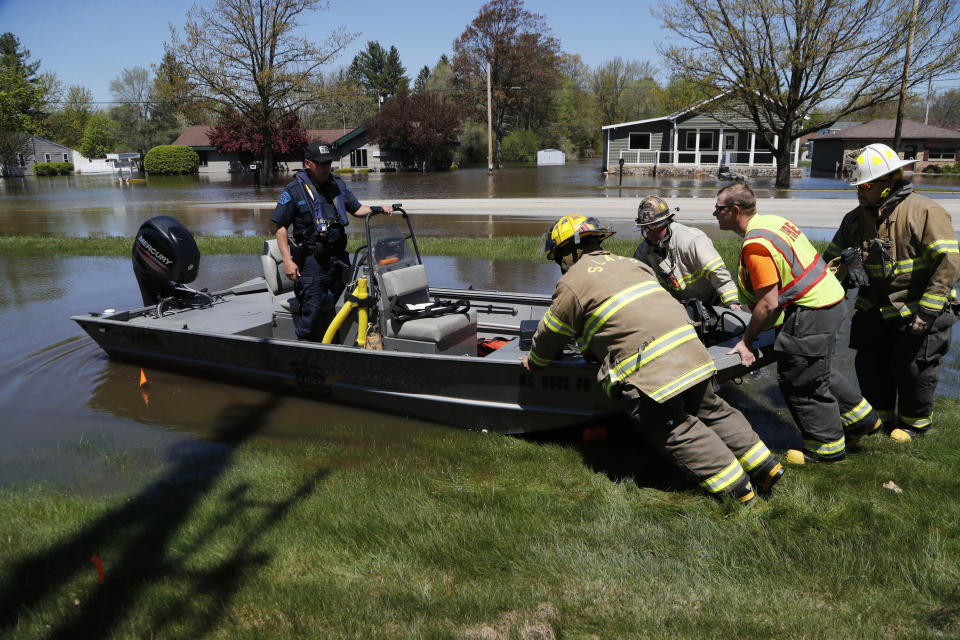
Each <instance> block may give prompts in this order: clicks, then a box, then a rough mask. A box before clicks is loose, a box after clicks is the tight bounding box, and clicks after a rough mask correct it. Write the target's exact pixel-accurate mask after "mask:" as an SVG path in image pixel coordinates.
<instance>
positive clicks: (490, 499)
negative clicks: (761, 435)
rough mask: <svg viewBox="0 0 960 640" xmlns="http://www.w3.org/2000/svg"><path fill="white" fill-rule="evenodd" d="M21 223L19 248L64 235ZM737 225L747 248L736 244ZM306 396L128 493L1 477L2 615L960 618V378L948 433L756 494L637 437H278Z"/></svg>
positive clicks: (486, 623) (728, 634)
mask: <svg viewBox="0 0 960 640" xmlns="http://www.w3.org/2000/svg"><path fill="white" fill-rule="evenodd" d="M21 240H22V241H21V243H20V244H19V245H18V244H17V242H16V239H12V240H11V239H2V240H0V254H4V255H14V254H16V255H37V254H32V253H29V251H41V250H42V251H53V253H40V254H39V255H53V254H54V253H57V254H59V251H60V249H56V250H52V249H51V248H50V247H51V245H43V244H42V242H41V241H40V239H35V238H27V239H21ZM121 240H122V241H117V244H116V247H117V253H115V255H128V254H129V250H130V243H131V240H130V239H129V238H127V239H121ZM224 240H226V241H230V242H252V243H253V244H252V245H251V246H254V247H255V248H254V251H258V247H259V244H258V243H259V242H262V240H260V239H255V238H254V239H244V238H227V239H224ZM423 240H424V241H423V243H422V244H423V247H422V248H423V251H424V253H427V254H436V253H439V252H440V251H441V250H449V251H460V250H462V251H470V252H471V253H463V254H456V253H447V254H445V255H478V254H480V255H485V254H484V253H483V252H484V251H491V252H495V251H498V249H497V247H498V246H500V245H501V244H504V245H506V246H507V247H508V248H509V247H512V249H510V250H511V251H513V252H514V255H512V256H504V257H514V258H515V257H517V255H518V254H519V253H520V252H523V253H526V252H527V251H528V244H529V252H530V253H531V254H532V252H533V248H534V247H535V245H536V240H535V239H531V238H517V239H512V238H511V239H506V240H497V241H489V240H484V239H477V240H472V239H471V240H463V239H459V240H458V239H451V240H434V239H428V238H424V239H423ZM200 241H201V246H200V248H201V251H202V252H204V253H210V252H214V251H211V250H210V248H209V247H205V246H204V242H206V241H207V239H205V238H201V239H200ZM210 241H211V242H213V240H212V239H211V240H210ZM96 242H100V241H99V240H80V241H77V242H67V243H65V244H64V245H62V246H68V247H70V250H71V251H76V253H74V255H76V254H80V255H85V254H84V253H83V252H84V251H86V250H88V249H89V247H90V245H87V244H86V243H96ZM434 242H436V244H433V243H434ZM719 244H720V246H719V248H720V250H721V253H722V254H723V255H724V257H725V259H726V260H727V261H728V264H729V263H730V260H731V252H734V251H735V250H736V243H735V242H733V243H731V244H730V246H725V245H723V244H722V243H719ZM31 246H32V247H33V248H32V249H29V251H28V252H27V253H19V254H18V253H17V251H20V250H24V249H25V248H26V247H31ZM109 246H113V245H100V249H101V250H103V247H109ZM11 247H13V248H11ZM17 247H19V249H17ZM38 247H39V248H38ZM85 247H86V248H85ZM444 247H446V249H444ZM457 247H459V249H458V248H457ZM121 249H122V251H121ZM611 249H613V250H614V251H616V252H618V253H627V254H629V253H632V251H633V247H632V246H628V245H627V244H626V243H624V245H623V246H622V247H621V246H620V245H618V244H617V243H616V242H614V243H612V246H611ZM106 253H109V251H106ZM96 255H103V253H97V254H96ZM498 255H499V254H498ZM282 402H283V399H282V398H279V397H273V396H270V397H269V398H268V399H267V400H264V401H262V402H257V401H251V402H250V403H248V404H245V405H241V406H234V407H231V408H230V411H229V412H225V414H224V415H223V416H221V417H219V418H218V420H217V424H216V425H215V431H216V432H217V437H216V438H214V440H215V441H216V442H218V443H221V444H213V443H207V444H198V445H197V446H196V447H188V448H184V449H182V450H177V451H174V452H172V453H171V457H170V461H169V463H168V464H167V465H166V466H165V467H164V468H163V469H162V470H161V471H159V472H157V473H154V474H150V475H147V476H146V477H143V478H142V480H141V481H140V482H139V483H138V484H137V486H135V487H132V488H131V489H129V490H128V491H126V492H124V493H122V494H121V495H112V496H90V495H80V494H79V493H77V492H74V491H69V490H62V489H54V488H52V487H50V486H44V485H22V486H12V487H9V486H8V487H5V488H0V638H64V639H65V638H85V637H91V638H94V637H95V638H145V639H147V638H151V639H152V638H157V639H160V638H184V639H194V638H201V637H211V638H229V639H235V638H271V639H272V638H364V639H366V638H373V639H377V638H469V639H476V640H495V639H497V640H499V639H508V638H512V639H521V638H522V639H524V640H533V639H547V638H576V639H580V638H596V639H607V638H657V639H659V638H691V639H694V638H696V639H700V638H838V639H840V638H871V639H872V638H898V639H899V638H957V637H960V475H958V474H957V469H960V428H958V425H960V402H958V401H956V400H953V399H940V400H939V401H938V404H937V409H936V412H935V415H934V420H935V426H936V429H935V430H934V431H933V432H932V433H930V434H929V435H927V436H925V437H924V438H922V439H919V440H916V441H914V442H911V443H909V444H905V445H898V444H896V443H894V442H892V441H890V440H889V439H886V438H881V437H877V436H874V437H870V438H867V439H865V440H864V441H863V443H862V447H861V449H860V450H859V451H858V452H855V453H853V454H852V455H850V456H849V457H848V459H847V460H846V461H845V462H843V463H842V464H838V465H820V466H811V467H809V468H801V469H789V470H788V472H787V474H786V475H785V476H784V478H783V480H782V481H781V482H780V484H779V485H778V487H777V491H776V493H775V494H774V496H773V497H772V499H770V500H769V501H758V503H757V504H755V505H753V506H751V507H747V508H740V507H739V506H738V505H736V504H733V503H730V502H724V503H719V502H716V501H714V500H713V499H711V498H709V497H707V496H705V495H703V494H701V493H700V492H699V491H698V490H697V489H696V488H695V487H690V486H689V485H687V484H686V483H685V481H684V480H683V479H682V478H680V477H678V476H677V475H676V474H675V472H673V471H672V470H671V469H670V467H669V466H667V465H665V464H664V463H663V462H662V461H659V460H658V459H656V458H655V457H653V456H652V455H651V454H650V453H649V451H648V450H647V449H646V448H645V447H644V446H643V445H642V444H641V443H640V442H637V441H636V440H635V439H633V438H631V437H629V436H628V434H622V433H617V432H614V433H613V434H612V435H611V439H610V440H609V441H608V442H605V443H604V442H591V443H588V444H582V443H579V442H578V441H576V440H575V439H571V438H564V437H561V436H556V437H540V438H536V439H525V438H516V437H509V436H498V435H490V434H480V433H474V432H465V431H458V430H455V429H440V428H438V429H436V430H430V429H426V430H422V431H415V432H412V433H411V434H408V435H405V436H398V437H397V438H393V439H389V440H388V441H384V440H383V439H381V438H379V437H378V434H377V433H376V432H375V431H374V430H372V429H368V428H364V427H357V426H351V427H348V426H337V425H324V426H323V427H322V429H323V431H324V434H325V436H326V437H324V438H322V439H320V438H309V437H304V438H303V439H299V440H298V439H290V440H281V441H276V440H266V439H263V438H258V437H257V433H258V430H259V429H260V428H261V426H262V424H263V423H264V420H265V416H266V415H268V414H269V412H271V411H274V410H275V409H276V408H277V405H278V404H279V403H282ZM317 428H320V427H317ZM104 455H105V456H106V455H107V452H104ZM135 459H136V456H131V457H129V458H123V457H122V458H121V462H120V463H119V464H135V462H132V461H133V460H135ZM125 460H129V461H127V462H125ZM888 482H892V483H893V485H888V486H890V487H891V488H885V486H884V484H885V483H888ZM894 489H900V491H896V490H894ZM94 555H96V557H97V558H98V559H100V560H101V561H102V566H103V570H104V581H103V583H102V584H101V583H100V582H99V580H98V577H97V570H96V567H95V564H94V562H92V561H91V558H92V557H93V556H94Z"/></svg>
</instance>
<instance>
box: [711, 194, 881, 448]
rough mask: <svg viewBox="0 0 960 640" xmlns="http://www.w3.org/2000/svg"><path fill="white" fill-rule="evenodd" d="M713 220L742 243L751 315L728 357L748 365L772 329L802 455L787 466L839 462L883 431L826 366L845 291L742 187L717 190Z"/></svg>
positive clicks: (788, 226)
mask: <svg viewBox="0 0 960 640" xmlns="http://www.w3.org/2000/svg"><path fill="white" fill-rule="evenodd" d="M713 215H714V216H715V217H716V218H717V222H718V223H719V226H720V228H721V229H725V230H728V231H734V232H736V233H737V234H739V235H740V236H741V237H743V246H742V247H741V250H740V257H739V259H738V267H737V289H738V290H739V292H740V300H741V301H744V302H746V303H747V304H749V305H750V306H751V308H752V311H753V314H752V316H751V318H750V323H749V324H748V325H747V329H746V331H744V333H743V336H742V337H741V339H740V340H739V341H738V342H737V344H736V345H735V346H734V347H733V349H732V350H731V351H729V352H728V353H729V354H734V353H736V354H739V355H740V358H741V360H742V361H743V364H744V365H746V366H750V365H751V364H753V362H754V361H755V360H756V356H755V355H754V353H753V342H754V340H755V339H756V337H757V335H758V334H759V333H760V332H761V331H764V330H766V329H770V328H773V327H776V328H777V338H776V341H775V342H774V354H775V355H776V359H777V382H778V383H779V385H780V391H781V393H782V394H783V398H784V400H785V401H786V404H787V407H788V408H789V409H790V414H791V415H792V416H793V420H794V422H795V423H796V424H797V427H798V428H799V429H800V434H801V436H802V437H803V449H802V450H799V449H791V450H789V451H787V462H789V463H793V464H807V463H810V462H840V461H841V460H843V459H844V458H845V457H846V449H847V443H848V441H849V442H850V444H853V443H855V442H856V441H857V440H859V439H860V438H862V437H863V436H865V435H869V434H872V433H875V432H877V431H878V430H879V429H880V426H881V421H880V418H879V416H878V415H877V413H876V411H874V410H873V407H872V406H871V405H870V403H869V402H867V401H866V400H865V399H864V398H863V397H862V396H861V395H860V393H859V392H858V391H857V390H856V388H855V387H854V386H853V385H852V384H851V383H850V382H849V381H847V379H846V378H844V377H843V376H841V375H840V374H839V373H837V372H835V371H833V368H832V366H831V360H832V357H833V349H834V345H835V344H836V340H837V331H839V329H840V324H841V323H842V322H843V319H844V317H845V316H846V305H844V303H843V299H844V289H843V286H841V284H840V282H839V281H838V280H837V279H836V277H834V275H833V274H832V273H831V272H830V271H829V270H828V269H827V265H826V264H825V263H824V261H823V259H822V258H821V257H820V255H819V254H818V253H817V251H816V249H814V248H813V245H811V244H810V241H809V240H807V237H806V236H805V235H804V234H803V232H801V231H800V229H799V228H797V226H796V225H794V224H793V223H792V222H790V221H789V220H787V219H785V218H781V217H779V216H766V215H758V214H757V200H756V197H755V196H754V194H753V190H752V189H750V187H749V186H748V185H746V184H745V183H736V184H732V185H729V186H727V187H724V188H723V189H721V190H720V191H719V192H718V193H717V203H716V208H715V209H714V212H713Z"/></svg>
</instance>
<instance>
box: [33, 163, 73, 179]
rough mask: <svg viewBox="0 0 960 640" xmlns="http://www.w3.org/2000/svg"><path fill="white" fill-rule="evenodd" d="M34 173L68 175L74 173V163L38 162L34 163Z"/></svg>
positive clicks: (39, 174) (40, 174)
mask: <svg viewBox="0 0 960 640" xmlns="http://www.w3.org/2000/svg"><path fill="white" fill-rule="evenodd" d="M33 173H34V174H36V175H38V176H68V175H70V174H71V173H73V163H72V162H38V163H36V164H35V165H33Z"/></svg>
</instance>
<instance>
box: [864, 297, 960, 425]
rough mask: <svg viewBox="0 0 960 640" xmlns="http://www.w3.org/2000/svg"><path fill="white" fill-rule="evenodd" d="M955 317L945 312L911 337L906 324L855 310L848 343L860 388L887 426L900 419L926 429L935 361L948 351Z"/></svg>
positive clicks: (930, 414) (936, 369)
mask: <svg viewBox="0 0 960 640" xmlns="http://www.w3.org/2000/svg"><path fill="white" fill-rule="evenodd" d="M956 321H957V316H956V315H955V314H954V313H953V312H952V311H950V310H947V311H945V312H944V313H941V314H940V315H939V316H937V318H936V320H935V321H934V322H933V324H932V325H931V327H930V329H929V330H928V331H927V332H926V333H924V334H922V335H913V334H912V333H910V322H908V321H905V320H896V321H894V322H887V321H885V320H884V319H883V317H882V316H881V315H880V312H879V311H878V310H876V309H870V310H868V311H864V310H859V311H857V312H856V313H855V314H854V316H853V320H852V321H851V325H850V347H851V348H852V349H856V351H857V357H856V361H855V362H856V369H857V379H858V380H859V382H860V389H862V390H863V395H864V396H865V397H866V399H867V400H868V401H869V402H870V403H871V404H873V406H874V407H876V409H877V411H879V412H880V416H881V417H882V418H883V419H884V420H885V421H889V423H890V424H889V426H891V427H893V426H898V423H899V426H905V427H909V428H911V429H914V430H916V431H923V430H925V429H928V428H929V427H930V425H931V423H932V418H933V395H934V392H935V391H936V390H937V383H938V382H939V379H940V360H941V358H943V356H944V355H945V354H946V353H947V351H949V350H950V338H951V334H952V327H953V324H954V323H955V322H956Z"/></svg>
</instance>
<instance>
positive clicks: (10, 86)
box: [0, 32, 50, 133]
mask: <svg viewBox="0 0 960 640" xmlns="http://www.w3.org/2000/svg"><path fill="white" fill-rule="evenodd" d="M29 59H30V51H29V50H27V49H23V48H21V47H20V40H18V39H17V37H16V36H15V35H13V34H12V33H9V32H8V33H4V34H3V35H0V131H19V132H24V133H35V132H36V131H37V130H38V129H39V127H40V126H41V125H42V124H43V118H44V113H43V108H44V105H45V103H46V93H47V91H48V90H49V88H50V82H49V77H48V78H46V79H45V78H44V77H42V76H40V75H38V74H37V69H38V68H39V67H40V61H39V60H38V61H36V62H32V63H31V62H29Z"/></svg>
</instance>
